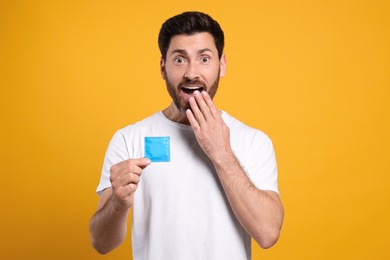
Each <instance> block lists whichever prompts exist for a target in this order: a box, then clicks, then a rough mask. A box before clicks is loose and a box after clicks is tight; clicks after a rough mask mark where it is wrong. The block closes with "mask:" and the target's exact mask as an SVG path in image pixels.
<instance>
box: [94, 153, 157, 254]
mask: <svg viewBox="0 0 390 260" xmlns="http://www.w3.org/2000/svg"><path fill="white" fill-rule="evenodd" d="M149 164H150V160H148V159H145V158H140V159H129V160H126V161H123V162H120V163H118V164H116V165H114V166H112V167H111V171H110V181H111V184H112V188H107V189H105V190H104V191H103V193H102V195H101V197H100V201H99V204H98V208H97V210H96V213H95V214H94V215H93V216H92V218H91V221H90V225H89V229H90V235H91V241H92V245H93V247H94V248H95V249H96V251H98V252H99V253H101V254H106V253H108V252H110V251H111V250H113V249H114V248H116V247H117V246H119V245H120V244H121V243H122V242H123V241H124V239H125V238H126V233H127V217H128V215H129V210H130V207H131V206H132V205H133V202H134V192H135V191H136V189H137V186H138V183H139V181H140V176H141V172H142V169H144V168H145V167H146V166H147V165H149Z"/></svg>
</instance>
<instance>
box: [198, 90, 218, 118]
mask: <svg viewBox="0 0 390 260" xmlns="http://www.w3.org/2000/svg"><path fill="white" fill-rule="evenodd" d="M202 96H203V99H204V100H205V102H206V104H207V106H208V108H209V111H210V114H211V115H212V116H213V117H214V118H218V117H219V116H220V115H221V114H220V112H219V111H218V109H217V107H216V106H215V104H214V101H213V100H212V99H211V97H210V95H209V94H208V93H207V92H206V91H202Z"/></svg>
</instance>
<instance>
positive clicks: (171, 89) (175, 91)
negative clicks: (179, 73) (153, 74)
mask: <svg viewBox="0 0 390 260" xmlns="http://www.w3.org/2000/svg"><path fill="white" fill-rule="evenodd" d="M164 73H165V79H166V80H165V83H166V85H167V90H168V93H169V95H170V96H171V98H172V101H173V103H174V104H175V106H176V107H177V109H178V110H179V111H180V112H185V111H186V110H187V109H191V106H190V103H189V102H188V100H186V99H184V98H182V97H180V94H179V93H180V91H181V90H182V88H183V86H185V85H194V86H199V87H201V88H202V89H203V90H205V91H207V93H208V94H209V96H210V97H211V99H213V98H214V96H215V94H216V93H217V90H218V85H219V77H217V78H216V79H215V81H214V82H213V83H212V84H211V86H210V87H206V84H205V83H204V82H202V81H200V80H189V79H183V80H182V81H181V82H180V83H179V85H178V86H177V87H175V86H174V85H173V84H172V82H171V81H169V79H168V77H167V75H166V72H164ZM218 75H219V72H218Z"/></svg>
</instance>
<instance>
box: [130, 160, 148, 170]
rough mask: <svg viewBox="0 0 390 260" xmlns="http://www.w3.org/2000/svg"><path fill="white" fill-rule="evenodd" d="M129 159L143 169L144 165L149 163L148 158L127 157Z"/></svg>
mask: <svg viewBox="0 0 390 260" xmlns="http://www.w3.org/2000/svg"><path fill="white" fill-rule="evenodd" d="M129 161H130V162H131V163H133V164H135V165H137V166H138V167H141V168H142V169H144V168H145V167H146V166H148V165H149V164H150V163H151V161H150V159H148V158H136V159H129Z"/></svg>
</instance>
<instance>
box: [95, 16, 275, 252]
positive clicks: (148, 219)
mask: <svg viewBox="0 0 390 260" xmlns="http://www.w3.org/2000/svg"><path fill="white" fill-rule="evenodd" d="M159 47H160V50H161V54H162V57H161V64H160V67H161V75H162V77H163V79H164V80H165V82H166V85H167V89H168V92H169V94H170V96H171V97H172V100H173V101H172V103H171V104H170V105H169V106H168V107H167V108H166V109H164V110H163V111H161V112H158V113H156V114H154V115H152V116H150V117H148V118H146V119H144V120H142V121H140V122H137V123H136V124H133V125H130V126H128V127H125V128H123V129H121V130H119V131H118V132H117V133H116V134H115V135H114V136H113V138H112V140H111V142H110V144H109V147H108V149H107V153H106V157H105V160H104V165H103V171H102V176H101V180H100V184H99V187H98V189H97V192H98V193H99V194H100V201H99V204H98V209H97V211H96V213H95V214H94V216H93V217H92V219H91V222H90V233H91V240H92V244H93V246H94V247H95V249H96V250H97V251H98V252H99V253H102V254H105V253H108V252H109V251H111V250H112V249H114V248H115V247H117V246H118V245H119V244H121V243H122V242H123V240H124V239H125V236H126V233H127V219H128V215H129V210H130V208H132V209H133V219H132V242H133V247H132V249H133V257H134V259H135V260H139V259H153V260H156V259H168V260H175V259H180V260H183V259H185V260H188V259H213V260H216V259H221V260H226V259H234V260H240V259H250V258H251V250H250V247H251V237H252V238H254V239H255V240H256V241H257V243H258V244H259V245H260V246H261V247H263V248H269V247H271V246H272V245H273V244H274V243H276V241H277V240H278V237H279V233H280V229H281V226H282V222H283V207H282V203H281V201H280V199H279V194H278V187H277V168H276V160H275V156H274V151H273V147H272V143H271V141H270V139H269V138H268V137H267V136H266V135H265V134H264V133H262V132H261V131H259V130H256V129H253V128H250V127H248V126H246V125H244V124H242V123H240V122H239V121H237V120H236V119H234V118H233V117H231V116H230V115H228V114H227V113H226V112H223V111H219V110H217V108H216V107H215V105H214V103H213V100H212V99H213V97H214V95H215V94H216V91H217V88H218V83H219V78H220V77H222V76H224V74H225V70H226V60H225V55H224V53H223V47H224V34H223V31H222V30H221V28H220V26H219V24H218V23H217V22H216V21H215V20H213V19H212V18H211V17H210V16H208V15H206V14H203V13H200V12H186V13H183V14H180V15H177V16H174V17H172V18H170V19H168V20H167V21H166V22H165V23H164V24H163V25H162V28H161V30H160V34H159Z"/></svg>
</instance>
